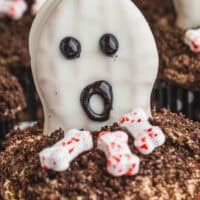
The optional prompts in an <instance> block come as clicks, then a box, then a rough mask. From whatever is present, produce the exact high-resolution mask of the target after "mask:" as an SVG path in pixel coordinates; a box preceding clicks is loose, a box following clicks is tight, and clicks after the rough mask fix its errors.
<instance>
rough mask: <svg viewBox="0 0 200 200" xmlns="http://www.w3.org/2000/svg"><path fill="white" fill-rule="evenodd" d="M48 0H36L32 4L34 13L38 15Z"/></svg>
mask: <svg viewBox="0 0 200 200" xmlns="http://www.w3.org/2000/svg"><path fill="white" fill-rule="evenodd" d="M45 1H46V0H35V2H34V4H33V6H32V14H33V15H36V14H37V12H38V11H39V10H40V8H41V7H42V5H43V4H44V3H45Z"/></svg>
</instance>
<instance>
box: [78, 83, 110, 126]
mask: <svg viewBox="0 0 200 200" xmlns="http://www.w3.org/2000/svg"><path fill="white" fill-rule="evenodd" d="M93 95H99V96H100V97H101V98H102V100H103V112H102V113H100V114H98V113H96V112H95V111H94V110H93V109H92V108H91V105H90V99H91V97H92V96H93ZM80 100H81V105H82V107H83V109H84V111H85V112H86V114H87V116H88V117H89V118H90V119H91V120H93V121H98V122H103V121H107V120H108V119H109V117H110V112H111V110H112V107H113V90H112V86H111V85H110V84H109V83H108V82H107V81H103V80H101V81H97V82H94V83H92V84H90V85H88V86H87V87H86V88H84V89H83V91H82V93H81V97H80Z"/></svg>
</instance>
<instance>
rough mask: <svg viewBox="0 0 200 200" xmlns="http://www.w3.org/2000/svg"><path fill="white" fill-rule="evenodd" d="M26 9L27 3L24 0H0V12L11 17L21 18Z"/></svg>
mask: <svg viewBox="0 0 200 200" xmlns="http://www.w3.org/2000/svg"><path fill="white" fill-rule="evenodd" d="M26 9H27V4H26V2H25V1H24V0H0V14H3V15H7V16H9V17H11V18H12V19H19V18H21V17H22V15H23V14H24V12H25V11H26Z"/></svg>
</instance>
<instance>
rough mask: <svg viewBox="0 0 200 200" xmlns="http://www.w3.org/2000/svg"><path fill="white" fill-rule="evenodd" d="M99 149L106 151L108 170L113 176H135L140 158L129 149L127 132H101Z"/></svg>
mask: <svg viewBox="0 0 200 200" xmlns="http://www.w3.org/2000/svg"><path fill="white" fill-rule="evenodd" d="M98 149H100V150H102V151H103V152H104V153H105V155H106V157H107V170H108V172H109V174H111V175H112V176H116V177H118V176H123V175H126V176H133V175H135V174H137V173H138V171H139V163H140V160H139V158H138V157H137V156H135V155H134V154H132V152H131V150H130V149H129V146H128V135H127V134H126V133H125V132H123V131H116V132H111V131H103V132H101V133H100V134H99V136H98Z"/></svg>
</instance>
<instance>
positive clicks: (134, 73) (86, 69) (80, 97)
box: [30, 0, 158, 134]
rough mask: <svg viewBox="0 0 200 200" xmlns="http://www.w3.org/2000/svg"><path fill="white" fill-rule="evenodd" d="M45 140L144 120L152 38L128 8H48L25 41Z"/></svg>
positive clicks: (86, 0) (121, 2)
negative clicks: (129, 116)
mask: <svg viewBox="0 0 200 200" xmlns="http://www.w3.org/2000/svg"><path fill="white" fill-rule="evenodd" d="M30 54H31V64H32V72H33V76H34V80H35V84H36V87H37V90H38V93H39V95H40V98H41V101H42V104H43V108H44V113H45V126H44V127H45V128H44V133H45V134H50V133H51V132H52V131H54V130H55V129H57V128H62V129H64V130H68V129H71V128H74V127H78V128H85V129H88V130H97V129H99V128H101V127H102V126H104V125H110V124H112V123H113V122H116V121H117V120H118V119H119V118H120V116H121V115H123V114H124V113H126V112H129V111H130V110H132V108H134V107H141V108H143V109H144V110H145V111H146V112H147V113H148V114H149V115H150V96H151V91H152V87H153V84H154V81H155V79H156V75H157V70H158V53H157V48H156V45H155V41H154V38H153V35H152V33H151V31H150V28H149V26H148V24H147V22H146V20H145V19H144V17H143V15H142V14H141V12H140V11H139V10H138V8H137V7H136V6H135V5H134V4H133V3H132V2H131V1H130V0H118V1H116V0H82V1H81V0H57V1H55V0H49V1H47V3H46V4H45V5H44V6H43V7H42V9H41V10H40V12H39V13H38V15H37V17H36V19H35V21H34V24H33V26H32V30H31V34H30Z"/></svg>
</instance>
